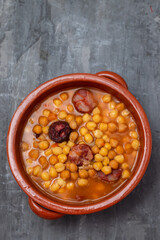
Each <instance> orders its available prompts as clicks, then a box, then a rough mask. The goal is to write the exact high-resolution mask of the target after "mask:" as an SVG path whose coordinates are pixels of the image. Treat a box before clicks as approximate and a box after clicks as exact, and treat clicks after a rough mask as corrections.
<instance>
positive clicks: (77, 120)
mask: <svg viewBox="0 0 160 240" xmlns="http://www.w3.org/2000/svg"><path fill="white" fill-rule="evenodd" d="M82 122H83V119H82V117H81V116H77V117H76V123H77V124H78V125H81V124H82Z"/></svg>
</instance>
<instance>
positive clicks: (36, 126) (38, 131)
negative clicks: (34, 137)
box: [33, 124, 42, 134]
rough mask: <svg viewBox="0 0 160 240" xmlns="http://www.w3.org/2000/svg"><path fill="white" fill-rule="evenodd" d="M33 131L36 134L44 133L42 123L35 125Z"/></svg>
mask: <svg viewBox="0 0 160 240" xmlns="http://www.w3.org/2000/svg"><path fill="white" fill-rule="evenodd" d="M33 132H34V133H36V134H41V133H42V127H41V126H40V125H38V124H37V125H35V126H34V127H33Z"/></svg>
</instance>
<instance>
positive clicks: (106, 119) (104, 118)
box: [102, 116, 110, 123]
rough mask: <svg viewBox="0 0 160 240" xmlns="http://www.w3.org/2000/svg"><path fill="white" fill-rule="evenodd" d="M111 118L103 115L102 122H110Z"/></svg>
mask: <svg viewBox="0 0 160 240" xmlns="http://www.w3.org/2000/svg"><path fill="white" fill-rule="evenodd" d="M109 121H110V120H109V118H108V117H106V116H103V117H102V122H104V123H109Z"/></svg>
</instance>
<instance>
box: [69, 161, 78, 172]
mask: <svg viewBox="0 0 160 240" xmlns="http://www.w3.org/2000/svg"><path fill="white" fill-rule="evenodd" d="M69 170H70V171H71V172H77V165H76V164H75V163H70V165H69Z"/></svg>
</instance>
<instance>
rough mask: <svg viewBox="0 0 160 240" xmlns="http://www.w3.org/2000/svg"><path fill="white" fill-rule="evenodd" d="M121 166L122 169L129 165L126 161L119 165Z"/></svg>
mask: <svg viewBox="0 0 160 240" xmlns="http://www.w3.org/2000/svg"><path fill="white" fill-rule="evenodd" d="M121 167H122V169H127V168H129V165H128V163H125V162H124V163H122V165H121Z"/></svg>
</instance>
